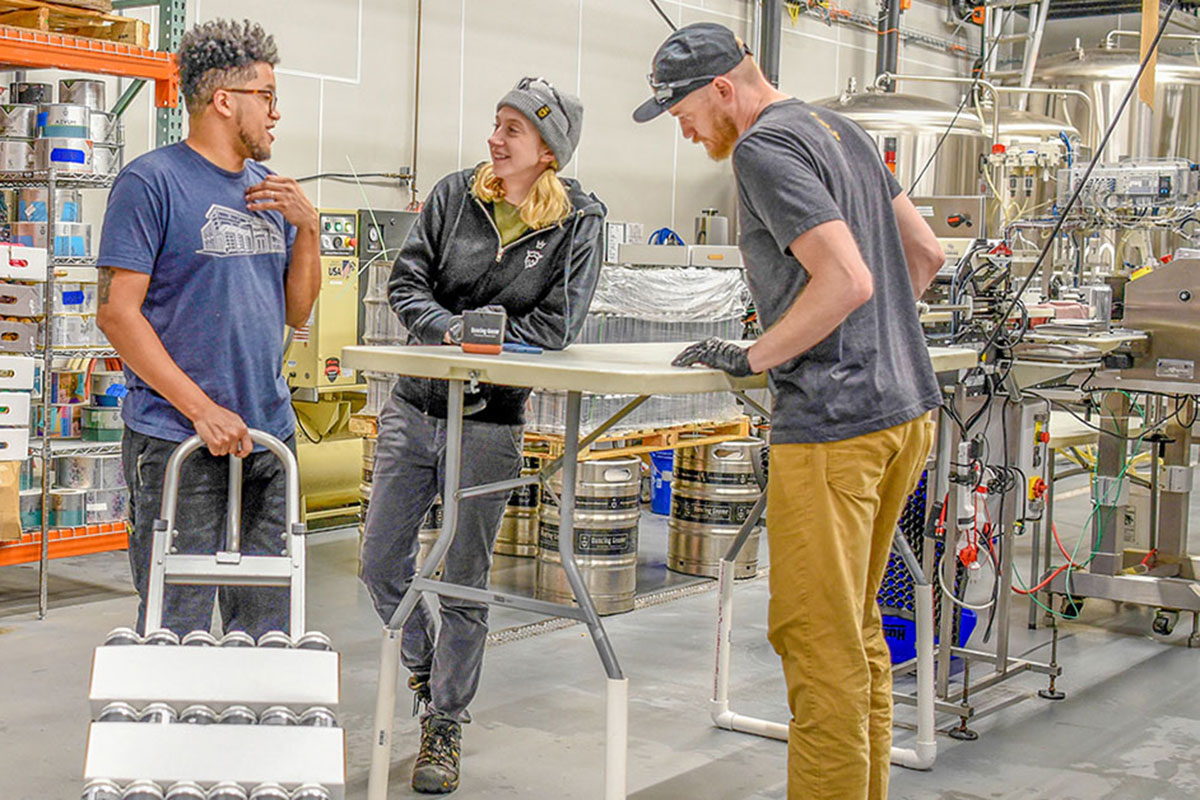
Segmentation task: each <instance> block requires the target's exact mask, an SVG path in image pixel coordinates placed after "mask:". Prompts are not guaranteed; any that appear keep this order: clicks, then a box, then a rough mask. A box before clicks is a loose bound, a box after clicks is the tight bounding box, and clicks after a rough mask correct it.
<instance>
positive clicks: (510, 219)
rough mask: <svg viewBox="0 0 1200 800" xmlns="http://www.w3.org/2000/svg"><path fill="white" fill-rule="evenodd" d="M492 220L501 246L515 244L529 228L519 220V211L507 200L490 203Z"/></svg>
mask: <svg viewBox="0 0 1200 800" xmlns="http://www.w3.org/2000/svg"><path fill="white" fill-rule="evenodd" d="M492 218H493V219H494V220H495V221H496V230H498V231H500V244H501V245H502V246H503V245H509V244H511V243H513V242H515V241H516V240H517V239H519V238H521V237H522V236H523V235H525V232H526V231H528V230H529V226H528V225H526V224H525V221H524V220H523V219H521V209H519V208H517V207H516V206H514V205H513V204H512V203H510V202H508V201H507V200H497V201H496V202H495V203H492Z"/></svg>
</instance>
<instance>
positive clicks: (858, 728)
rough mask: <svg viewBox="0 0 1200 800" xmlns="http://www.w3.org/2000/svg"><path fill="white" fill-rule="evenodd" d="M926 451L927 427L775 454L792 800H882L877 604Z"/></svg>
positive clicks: (775, 601) (775, 577)
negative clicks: (900, 521)
mask: <svg viewBox="0 0 1200 800" xmlns="http://www.w3.org/2000/svg"><path fill="white" fill-rule="evenodd" d="M932 442H933V422H932V420H931V419H930V418H929V416H928V415H925V416H921V417H919V418H917V419H915V420H913V421H912V422H907V423H904V424H902V425H897V426H896V427H894V428H888V429H887V430H882V431H878V432H876V433H870V434H866V435H864V436H859V437H856V438H854V439H847V440H845V441H840V442H826V443H820V444H780V445H773V446H772V447H771V467H770V485H769V487H768V493H767V535H768V537H769V542H770V549H771V576H770V581H771V601H770V607H769V611H768V623H767V638H768V639H770V641H771V644H772V645H773V646H774V648H775V651H776V652H777V653H779V655H780V657H781V658H782V659H783V672H784V677H785V678H786V679H787V687H788V705H789V707H790V708H791V712H792V720H791V724H790V727H789V734H788V799H789V800H884V798H886V797H887V787H888V767H889V763H890V756H891V745H892V672H891V660H890V657H889V655H888V647H887V642H886V641H885V640H884V637H883V628H882V620H881V617H880V613H879V606H878V604H877V603H876V601H875V596H876V594H877V593H878V591H879V584H880V582H881V581H882V580H883V574H884V571H885V570H886V568H887V562H888V553H889V551H890V549H891V544H892V533H893V531H894V530H895V528H896V522H897V520H898V519H899V517H900V512H901V511H902V510H903V508H904V504H905V501H906V498H907V497H908V495H909V493H910V492H911V491H912V489H913V487H914V486H915V485H916V483H917V480H918V479H919V478H920V475H921V470H922V468H923V467H924V465H925V459H926V457H927V456H928V454H929V449H930V446H931V445H932Z"/></svg>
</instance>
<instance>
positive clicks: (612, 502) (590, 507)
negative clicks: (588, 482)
mask: <svg viewBox="0 0 1200 800" xmlns="http://www.w3.org/2000/svg"><path fill="white" fill-rule="evenodd" d="M542 502H543V503H545V504H546V505H548V506H553V507H554V508H557V507H558V504H557V503H555V502H554V496H553V495H551V494H550V493H549V492H547V491H546V490H545V489H543V490H542ZM637 507H638V497H637V495H636V494H630V495H625V496H624V497H588V496H586V495H580V494H576V495H575V508H576V510H578V511H628V510H629V509H631V508H637Z"/></svg>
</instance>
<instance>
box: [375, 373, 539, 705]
mask: <svg viewBox="0 0 1200 800" xmlns="http://www.w3.org/2000/svg"><path fill="white" fill-rule="evenodd" d="M522 433H523V428H522V426H520V425H496V424H491V423H484V422H471V421H470V420H466V421H464V423H463V460H462V480H461V486H462V487H464V488H465V487H469V486H478V485H480V484H484V483H492V482H493V481H502V480H509V479H512V478H515V477H517V476H518V475H519V474H520V472H521V441H522ZM378 436H379V438H378V440H377V442H376V445H375V468H374V472H373V475H374V477H373V481H374V482H373V484H372V487H371V505H370V506H369V508H368V510H367V521H366V527H365V532H364V535H363V544H362V579H363V582H364V583H365V584H366V585H367V589H368V590H369V591H370V593H371V599H372V600H373V601H374V603H375V610H376V611H377V612H379V616H380V618H381V619H382V620H383V621H384V622H385V623H387V622H388V621H390V620H391V618H392V614H393V613H395V611H396V607H397V606H399V605H400V600H401V599H402V598H403V597H404V592H405V591H406V589H407V587H408V585H409V583H410V581H411V580H412V577H413V575H414V573H415V562H416V556H417V548H418V544H419V543H418V541H417V531H418V530H419V529H420V526H421V521H422V520H423V519H424V517H425V514H426V512H428V511H429V509H430V507H431V506H432V505H433V501H434V499H435V498H436V497H437V496H438V494H439V493H440V492H441V489H442V486H443V484H444V482H445V463H446V462H445V457H446V421H445V420H443V419H437V418H436V417H431V416H428V415H426V414H424V413H422V412H421V411H420V410H418V409H417V408H415V407H414V406H413V405H411V404H410V403H408V402H407V401H406V400H403V399H401V398H400V397H397V396H396V395H395V394H393V395H392V396H391V397H390V398H389V399H388V402H387V404H386V405H385V406H384V408H383V411H382V412H381V413H380V415H379V434H378ZM507 502H508V493H506V492H505V493H497V494H490V495H485V496H483V497H473V498H470V499H468V500H464V501H463V502H462V503H460V504H459V514H458V530H457V533H456V534H455V537H454V542H453V544H451V546H450V550H449V552H448V553H447V554H446V563H445V571H444V573H443V575H442V580H444V581H447V582H450V583H457V584H461V585H465V586H474V587H478V588H484V587H486V586H487V581H488V571H489V570H490V569H491V564H492V545H493V543H494V542H495V540H496V533H497V531H498V530H499V528H500V520H501V518H502V517H503V516H504V506H505V504H506V503H507ZM439 605H440V607H441V628H440V630H438V631H436V632H435V629H434V624H433V618H432V614H431V612H430V609H429V607H428V606H427V605H426V604H425V603H424V602H419V603H417V606H416V609H415V610H414V611H413V613H412V616H410V617H409V618H408V621H407V622H406V623H405V625H404V633H403V636H402V639H401V641H402V647H401V653H402V661H403V662H404V666H406V667H407V668H408V669H409V670H410V671H411V672H412V674H413V675H414V676H416V677H418V678H419V679H428V680H429V686H430V690H431V693H432V697H433V699H432V703H431V705H430V709H429V711H430V713H432V714H434V715H436V716H439V717H443V718H445V719H452V720H455V721H458V722H469V721H470V715H469V714H468V713H467V706H468V705H469V704H470V702H471V700H472V698H474V697H475V691H476V690H477V689H478V688H479V675H480V672H481V669H482V666H483V647H484V643H485V641H486V639H487V616H488V609H487V606H486V605H485V604H483V603H475V602H471V601H468V600H458V599H455V598H451V597H441V598H439Z"/></svg>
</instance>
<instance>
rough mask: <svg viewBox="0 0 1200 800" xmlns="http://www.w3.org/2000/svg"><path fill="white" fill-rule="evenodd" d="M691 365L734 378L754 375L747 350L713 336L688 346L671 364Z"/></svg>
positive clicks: (678, 365) (676, 365) (677, 365)
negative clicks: (721, 372) (720, 371)
mask: <svg viewBox="0 0 1200 800" xmlns="http://www.w3.org/2000/svg"><path fill="white" fill-rule="evenodd" d="M693 364H702V365H704V366H706V367H712V368H713V369H719V370H722V371H724V372H727V373H729V374H730V375H732V376H733V377H735V378H745V377H748V376H750V375H753V374H754V370H752V369H750V350H749V348H746V347H739V346H738V345H736V344H734V343H733V342H727V341H725V340H724V339H718V338H717V337H715V336H714V337H712V338H710V339H705V340H704V341H703V342H696V343H695V344H693V345H689V346H688V347H686V348H685V349H684V351H683V352H682V353H680V354H679V355H677V356H675V360H674V361H672V362H671V366H673V367H690V366H692V365H693Z"/></svg>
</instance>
